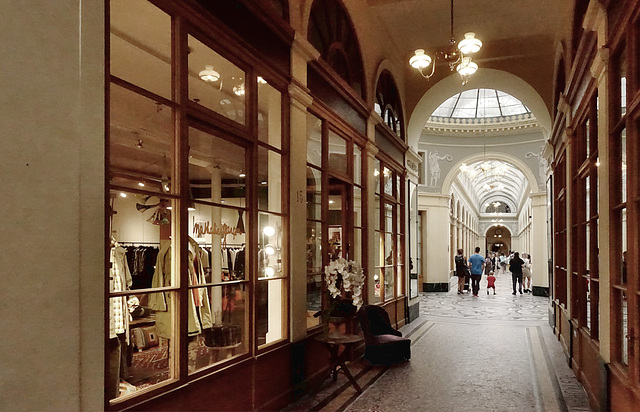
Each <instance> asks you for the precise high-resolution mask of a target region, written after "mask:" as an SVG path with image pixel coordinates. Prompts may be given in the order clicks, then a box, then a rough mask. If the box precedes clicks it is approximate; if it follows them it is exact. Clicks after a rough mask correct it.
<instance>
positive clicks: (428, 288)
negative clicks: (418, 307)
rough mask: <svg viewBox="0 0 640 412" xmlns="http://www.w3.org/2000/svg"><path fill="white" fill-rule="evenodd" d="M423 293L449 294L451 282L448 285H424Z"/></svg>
mask: <svg viewBox="0 0 640 412" xmlns="http://www.w3.org/2000/svg"><path fill="white" fill-rule="evenodd" d="M422 291H423V292H448V291H449V282H447V283H423V284H422Z"/></svg>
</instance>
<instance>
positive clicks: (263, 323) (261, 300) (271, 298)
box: [256, 279, 287, 345]
mask: <svg viewBox="0 0 640 412" xmlns="http://www.w3.org/2000/svg"><path fill="white" fill-rule="evenodd" d="M286 296H287V291H286V288H285V281H284V280H283V279H273V280H269V281H266V280H263V281H260V282H258V288H257V293H256V335H257V339H258V345H264V344H267V343H271V342H275V341H277V340H280V339H283V338H285V337H286V333H287V332H286V324H285V321H286V314H285V305H284V302H285V301H286Z"/></svg>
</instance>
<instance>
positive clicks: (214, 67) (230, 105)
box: [188, 36, 246, 124]
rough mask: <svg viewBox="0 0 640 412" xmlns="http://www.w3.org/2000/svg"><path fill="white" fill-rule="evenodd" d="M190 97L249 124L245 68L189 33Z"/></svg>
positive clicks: (217, 111) (208, 107)
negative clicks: (246, 119)
mask: <svg viewBox="0 0 640 412" xmlns="http://www.w3.org/2000/svg"><path fill="white" fill-rule="evenodd" d="M188 76H189V99H190V100H191V101H193V102H195V103H197V104H199V105H200V106H202V107H204V108H207V109H209V110H212V111H214V112H216V113H218V114H221V115H222V116H225V117H227V118H229V119H231V120H233V121H235V122H238V123H240V124H245V94H246V90H245V88H246V74H245V72H244V71H243V70H242V69H240V68H239V67H237V66H236V65H234V64H233V63H231V62H230V61H228V60H227V59H225V58H224V57H222V56H220V55H219V54H218V53H216V52H215V51H213V50H212V49H211V48H210V47H208V46H206V45H205V44H204V43H202V42H201V41H199V40H197V39H196V38H195V37H193V36H189V75H188Z"/></svg>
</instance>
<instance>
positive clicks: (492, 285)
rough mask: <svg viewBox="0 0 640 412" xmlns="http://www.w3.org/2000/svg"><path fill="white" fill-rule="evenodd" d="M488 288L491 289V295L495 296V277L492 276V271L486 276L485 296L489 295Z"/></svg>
mask: <svg viewBox="0 0 640 412" xmlns="http://www.w3.org/2000/svg"><path fill="white" fill-rule="evenodd" d="M489 288H492V289H493V294H494V295H495V294H496V277H495V276H493V270H492V271H491V272H489V276H487V295H488V294H489Z"/></svg>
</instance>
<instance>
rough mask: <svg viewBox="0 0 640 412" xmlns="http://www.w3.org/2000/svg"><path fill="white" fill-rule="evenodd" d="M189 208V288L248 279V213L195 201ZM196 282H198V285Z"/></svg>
mask: <svg viewBox="0 0 640 412" xmlns="http://www.w3.org/2000/svg"><path fill="white" fill-rule="evenodd" d="M191 206H192V207H191V208H190V209H189V253H190V254H189V256H190V261H191V262H192V263H191V264H192V266H193V268H191V267H190V270H193V271H195V274H194V275H192V277H191V278H190V285H192V286H193V285H196V284H209V283H219V282H229V281H239V280H244V279H246V278H247V273H246V267H247V259H248V257H247V256H246V253H245V242H246V233H245V224H248V223H249V222H246V217H245V214H244V213H243V212H244V211H243V210H242V209H237V208H233V207H215V206H211V205H207V204H202V203H200V202H193V203H192V205H191ZM196 281H197V283H196Z"/></svg>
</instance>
